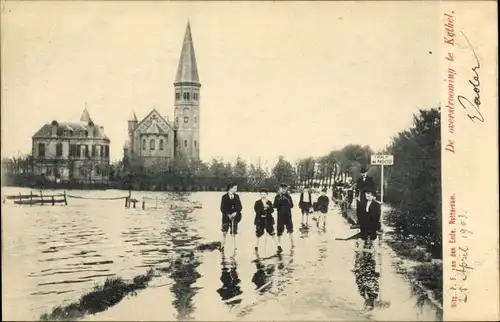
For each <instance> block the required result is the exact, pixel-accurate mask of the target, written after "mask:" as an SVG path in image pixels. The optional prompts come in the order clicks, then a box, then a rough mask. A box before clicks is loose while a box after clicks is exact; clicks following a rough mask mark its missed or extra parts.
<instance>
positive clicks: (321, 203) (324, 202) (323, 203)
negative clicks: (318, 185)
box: [316, 189, 330, 228]
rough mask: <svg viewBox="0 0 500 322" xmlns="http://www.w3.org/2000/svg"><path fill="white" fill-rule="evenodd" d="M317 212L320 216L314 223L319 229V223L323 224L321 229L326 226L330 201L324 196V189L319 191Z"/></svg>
mask: <svg viewBox="0 0 500 322" xmlns="http://www.w3.org/2000/svg"><path fill="white" fill-rule="evenodd" d="M317 204H318V212H319V214H320V216H319V219H318V221H317V222H316V225H317V226H318V227H319V222H320V221H322V222H323V228H325V225H326V214H327V213H328V206H329V204H330V199H329V198H328V196H327V195H326V189H323V190H322V191H321V196H319V197H318V201H317Z"/></svg>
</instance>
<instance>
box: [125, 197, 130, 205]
mask: <svg viewBox="0 0 500 322" xmlns="http://www.w3.org/2000/svg"><path fill="white" fill-rule="evenodd" d="M128 198H129V197H125V208H128Z"/></svg>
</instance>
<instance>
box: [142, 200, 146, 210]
mask: <svg viewBox="0 0 500 322" xmlns="http://www.w3.org/2000/svg"><path fill="white" fill-rule="evenodd" d="M144 208H146V201H145V200H144V198H142V210H144Z"/></svg>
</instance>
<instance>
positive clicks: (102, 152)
mask: <svg viewBox="0 0 500 322" xmlns="http://www.w3.org/2000/svg"><path fill="white" fill-rule="evenodd" d="M100 150H101V157H103V156H104V145H101V149H100Z"/></svg>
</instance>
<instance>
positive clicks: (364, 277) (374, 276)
mask: <svg viewBox="0 0 500 322" xmlns="http://www.w3.org/2000/svg"><path fill="white" fill-rule="evenodd" d="M355 254H356V259H355V263H354V270H353V272H354V276H355V278H356V284H357V286H358V292H359V294H360V295H361V296H362V297H363V299H364V300H365V309H367V310H372V309H373V308H374V306H375V300H376V299H377V298H378V296H379V288H380V283H379V279H380V273H379V272H377V271H376V262H375V257H374V253H373V249H370V250H368V249H366V250H361V251H356V253H355Z"/></svg>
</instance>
